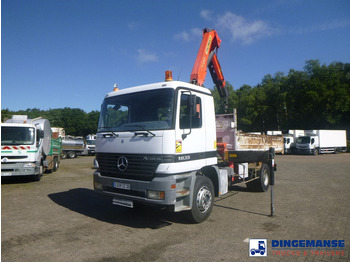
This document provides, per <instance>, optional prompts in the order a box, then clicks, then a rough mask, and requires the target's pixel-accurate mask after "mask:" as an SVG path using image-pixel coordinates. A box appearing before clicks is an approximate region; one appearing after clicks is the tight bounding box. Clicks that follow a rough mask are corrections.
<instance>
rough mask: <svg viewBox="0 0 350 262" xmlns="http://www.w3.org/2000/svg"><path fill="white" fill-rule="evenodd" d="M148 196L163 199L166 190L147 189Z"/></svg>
mask: <svg viewBox="0 0 350 262" xmlns="http://www.w3.org/2000/svg"><path fill="white" fill-rule="evenodd" d="M147 198H149V199H157V200H163V199H164V198H165V192H164V191H153V190H147Z"/></svg>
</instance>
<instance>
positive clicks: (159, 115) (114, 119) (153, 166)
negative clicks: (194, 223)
mask: <svg viewBox="0 0 350 262" xmlns="http://www.w3.org/2000/svg"><path fill="white" fill-rule="evenodd" d="M213 123H214V124H213ZM96 160H97V162H98V166H99V169H98V170H97V171H96V172H95V173H94V185H95V189H96V190H100V191H105V192H106V193H109V194H111V195H113V196H115V197H118V196H120V197H123V198H124V199H126V200H130V201H124V203H127V202H128V203H129V204H130V205H131V203H132V202H131V201H136V202H144V203H154V204H158V205H165V206H171V205H172V206H174V205H175V204H176V205H175V206H174V211H180V210H186V209H190V208H191V204H190V202H189V201H190V196H189V194H188V193H189V188H188V187H189V186H190V185H192V186H193V183H192V181H191V180H192V179H194V177H195V176H193V174H191V173H192V172H194V174H195V173H196V172H197V171H198V170H202V169H203V168H205V167H209V166H212V165H215V164H216V163H217V156H216V133H215V115H214V102H213V97H212V95H211V93H210V91H209V90H207V89H204V88H201V87H198V86H196V85H192V84H188V83H185V82H179V81H170V82H161V83H156V84H150V85H145V86H138V87H133V88H128V89H124V90H120V91H114V92H111V93H109V94H108V95H107V96H106V97H105V99H104V101H103V104H102V108H101V116H100V119H99V125H98V130H97V138H96ZM155 189H156V190H155ZM181 198H182V199H181ZM115 201H118V200H115ZM126 205H128V204H126Z"/></svg>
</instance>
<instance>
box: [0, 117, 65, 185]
mask: <svg viewBox="0 0 350 262" xmlns="http://www.w3.org/2000/svg"><path fill="white" fill-rule="evenodd" d="M51 135H52V134H51V126H50V122H49V121H48V120H47V119H43V118H35V119H29V118H28V117H27V116H26V115H14V116H13V117H12V119H9V120H7V121H5V123H2V124H1V176H2V177H7V176H28V175H29V176H33V178H34V180H37V181H39V180H40V179H41V176H42V174H43V172H44V171H45V170H47V171H51V170H52V169H56V168H58V164H59V150H60V148H59V147H60V145H58V147H57V148H53V147H52V145H51ZM52 149H53V150H55V149H57V151H55V152H57V153H55V152H52Z"/></svg>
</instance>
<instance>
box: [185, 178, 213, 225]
mask: <svg viewBox="0 0 350 262" xmlns="http://www.w3.org/2000/svg"><path fill="white" fill-rule="evenodd" d="M214 196H215V194H214V186H213V183H212V182H211V180H210V179H209V178H208V177H206V176H197V177H196V183H195V185H194V191H193V200H192V209H191V210H190V211H189V219H190V220H191V221H192V222H194V223H201V222H203V221H205V220H206V219H207V218H208V217H209V215H210V213H211V211H212V209H213V206H214Z"/></svg>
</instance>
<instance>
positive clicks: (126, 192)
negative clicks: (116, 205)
mask: <svg viewBox="0 0 350 262" xmlns="http://www.w3.org/2000/svg"><path fill="white" fill-rule="evenodd" d="M103 190H104V191H107V192H113V193H118V194H123V195H128V196H136V197H142V198H145V197H146V192H145V191H135V190H125V189H119V188H114V187H107V186H104V187H103Z"/></svg>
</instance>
